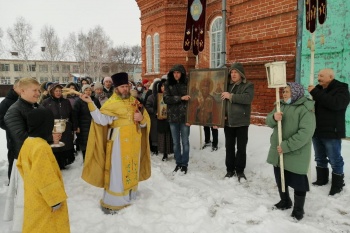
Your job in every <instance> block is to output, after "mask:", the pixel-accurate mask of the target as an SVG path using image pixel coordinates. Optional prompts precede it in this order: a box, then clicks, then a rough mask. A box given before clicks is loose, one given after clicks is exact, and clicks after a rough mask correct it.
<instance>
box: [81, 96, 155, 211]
mask: <svg viewBox="0 0 350 233" xmlns="http://www.w3.org/2000/svg"><path fill="white" fill-rule="evenodd" d="M88 106H89V109H90V111H91V112H94V111H95V110H96V111H98V110H97V109H96V108H95V106H94V105H93V104H92V103H89V104H88ZM137 108H138V101H137V100H136V99H135V98H134V97H130V98H129V99H121V98H120V97H119V96H118V95H116V94H115V93H114V94H113V95H112V96H111V97H110V98H109V99H108V101H107V102H106V103H105V104H104V105H103V106H102V108H101V109H100V112H101V113H102V114H103V115H107V116H110V117H117V119H114V120H113V122H112V123H111V124H107V125H101V124H97V123H96V122H95V121H94V120H93V121H92V123H91V127H90V132H89V139H88V143H87V149H86V155H85V162H84V168H83V173H82V178H83V180H85V181H86V182H87V183H89V184H91V185H94V186H96V187H101V188H104V190H105V194H104V196H106V195H108V196H109V197H110V198H114V197H115V199H117V198H123V197H124V198H125V197H126V196H128V194H129V193H131V191H132V192H136V191H137V185H138V181H142V180H146V179H148V178H149V177H150V175H151V164H150V153H149V140H148V135H149V129H150V118H149V115H148V113H147V111H146V110H144V111H143V113H142V114H143V116H144V119H143V121H142V122H140V124H141V125H143V124H146V127H144V128H140V126H139V124H138V123H135V122H134V120H133V116H134V112H135V111H136V109H137ZM92 115H93V113H92ZM111 128H112V129H113V131H111ZM115 140H117V141H115ZM113 161H114V162H113ZM115 161H117V162H115ZM119 166H120V167H119ZM119 168H120V169H119ZM116 172H117V174H116ZM115 176H117V177H118V178H121V184H118V186H120V185H122V190H119V191H113V190H115V187H111V186H113V181H111V180H113V179H117V178H115ZM114 186H115V185H114ZM116 202H117V203H121V204H118V205H111V204H106V203H105V202H104V200H101V205H102V206H103V207H106V208H109V209H120V208H123V207H125V206H126V205H127V204H126V203H128V202H125V203H124V202H118V201H116Z"/></svg>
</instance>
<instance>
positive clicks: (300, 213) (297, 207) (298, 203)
mask: <svg viewBox="0 0 350 233" xmlns="http://www.w3.org/2000/svg"><path fill="white" fill-rule="evenodd" d="M304 203H305V196H304V197H303V196H298V195H295V194H294V208H293V211H292V214H291V216H292V217H293V218H295V219H297V220H301V219H302V218H303V217H304V214H305V212H304Z"/></svg>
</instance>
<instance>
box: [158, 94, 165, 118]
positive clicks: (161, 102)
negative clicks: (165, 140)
mask: <svg viewBox="0 0 350 233" xmlns="http://www.w3.org/2000/svg"><path fill="white" fill-rule="evenodd" d="M157 100H158V101H157V118H158V119H159V120H164V119H167V105H166V103H164V100H163V93H158V98H157Z"/></svg>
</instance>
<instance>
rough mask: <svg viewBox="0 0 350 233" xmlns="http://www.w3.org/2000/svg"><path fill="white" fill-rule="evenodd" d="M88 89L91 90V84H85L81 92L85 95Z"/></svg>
mask: <svg viewBox="0 0 350 233" xmlns="http://www.w3.org/2000/svg"><path fill="white" fill-rule="evenodd" d="M86 88H90V89H91V86H90V85H89V84H84V86H83V87H82V88H81V92H82V93H84V91H85V90H86Z"/></svg>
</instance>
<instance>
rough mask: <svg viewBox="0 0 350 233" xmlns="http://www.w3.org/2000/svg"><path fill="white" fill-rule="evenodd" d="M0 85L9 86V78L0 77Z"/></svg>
mask: <svg viewBox="0 0 350 233" xmlns="http://www.w3.org/2000/svg"><path fill="white" fill-rule="evenodd" d="M0 83H1V84H5V85H7V84H11V78H10V77H0Z"/></svg>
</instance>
